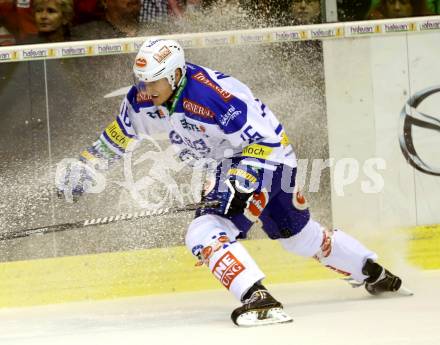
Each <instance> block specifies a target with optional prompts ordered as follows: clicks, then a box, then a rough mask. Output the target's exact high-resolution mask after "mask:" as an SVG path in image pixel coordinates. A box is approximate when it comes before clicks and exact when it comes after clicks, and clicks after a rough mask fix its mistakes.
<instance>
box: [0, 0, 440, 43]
mask: <svg viewBox="0 0 440 345" xmlns="http://www.w3.org/2000/svg"><path fill="white" fill-rule="evenodd" d="M321 2H325V0H321V1H320V0H278V1H277V0H264V1H251V0H0V45H14V44H33V43H44V42H62V41H68V40H72V41H77V40H87V39H101V38H116V37H131V36H136V35H138V34H139V31H140V28H142V34H143V35H145V34H147V33H148V32H149V31H148V30H149V29H151V30H153V29H154V27H155V26H160V25H162V24H163V23H169V22H179V21H185V20H188V18H190V17H191V15H193V14H194V13H203V11H206V9H208V8H210V9H211V12H209V13H210V15H215V13H216V12H215V10H214V11H212V9H213V8H214V9H219V10H221V8H222V6H224V5H226V4H229V3H235V4H236V6H239V7H240V8H243V9H245V10H246V11H249V13H250V14H251V16H252V15H254V16H255V17H258V18H260V19H261V18H262V17H263V18H264V19H265V20H266V21H267V23H268V25H272V26H273V25H297V24H316V23H321V22H323V21H324V20H323V11H322V10H323V6H321ZM337 5H338V20H340V21H354V20H365V19H382V18H402V17H411V16H424V15H435V14H440V0H337ZM185 28H186V29H187V30H189V32H191V26H190V23H189V25H186V27H185ZM153 31H154V30H153Z"/></svg>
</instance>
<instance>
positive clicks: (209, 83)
mask: <svg viewBox="0 0 440 345" xmlns="http://www.w3.org/2000/svg"><path fill="white" fill-rule="evenodd" d="M192 78H193V79H195V80H197V81H198V82H199V83H202V84H204V85H206V86H208V87H209V88H211V89H212V90H214V91H215V92H216V93H217V94H218V95H219V96H220V97H221V98H222V99H223V100H224V101H225V102H228V101H230V100H231V99H232V98H233V96H232V94H231V93H229V92H228V91H226V90H223V89H222V88H221V87H220V86H218V85H216V84H214V82H212V81H211V80H210V79H209V78H208V77H207V76H206V75H205V74H204V73H203V72H197V73H196V74H194V75H193V76H192Z"/></svg>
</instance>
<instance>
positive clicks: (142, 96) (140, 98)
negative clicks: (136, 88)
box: [136, 92, 153, 103]
mask: <svg viewBox="0 0 440 345" xmlns="http://www.w3.org/2000/svg"><path fill="white" fill-rule="evenodd" d="M152 100H153V99H152V98H151V97H150V96H148V95H147V94H146V93H145V92H138V93H137V95H136V102H137V103H145V102H151V101H152Z"/></svg>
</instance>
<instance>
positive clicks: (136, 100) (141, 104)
mask: <svg viewBox="0 0 440 345" xmlns="http://www.w3.org/2000/svg"><path fill="white" fill-rule="evenodd" d="M127 100H128V102H129V103H130V104H131V106H132V107H133V109H134V110H135V111H136V112H138V111H139V109H140V108H148V107H153V106H154V103H153V101H152V99H151V98H147V97H142V95H141V94H139V93H138V91H137V89H136V87H135V86H132V87H131V89H130V90H129V91H128V93H127Z"/></svg>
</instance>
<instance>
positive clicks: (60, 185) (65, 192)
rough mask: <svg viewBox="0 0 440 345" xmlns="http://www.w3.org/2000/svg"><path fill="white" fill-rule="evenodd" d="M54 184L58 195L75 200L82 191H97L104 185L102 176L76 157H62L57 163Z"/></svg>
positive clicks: (68, 199)
mask: <svg viewBox="0 0 440 345" xmlns="http://www.w3.org/2000/svg"><path fill="white" fill-rule="evenodd" d="M55 185H56V188H57V194H58V197H60V198H62V197H65V198H66V201H68V202H73V201H77V200H78V198H79V197H80V196H81V195H82V194H84V193H99V192H100V191H102V190H103V189H104V187H105V179H104V176H103V175H101V174H100V173H99V172H97V171H96V169H95V168H94V167H92V166H91V165H90V164H87V163H86V162H83V161H81V160H78V159H63V160H62V161H61V162H60V163H58V164H57V171H56V176H55Z"/></svg>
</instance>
